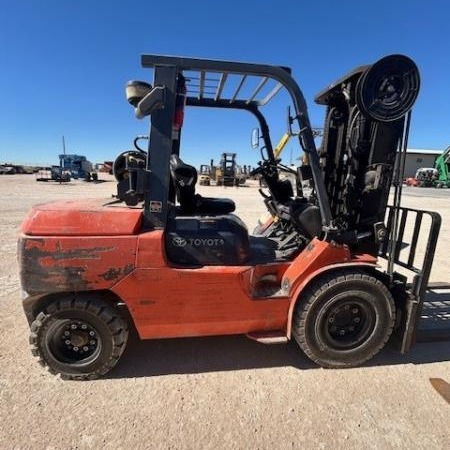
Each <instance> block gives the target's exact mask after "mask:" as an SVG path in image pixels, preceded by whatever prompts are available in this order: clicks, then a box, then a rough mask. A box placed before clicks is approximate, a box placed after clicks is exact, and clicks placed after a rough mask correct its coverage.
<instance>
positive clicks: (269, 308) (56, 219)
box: [19, 55, 440, 378]
mask: <svg viewBox="0 0 450 450" xmlns="http://www.w3.org/2000/svg"><path fill="white" fill-rule="evenodd" d="M142 66H143V67H145V68H153V69H154V83H153V88H151V90H150V92H149V93H148V94H147V95H146V96H145V97H144V99H142V100H141V101H140V102H139V104H138V105H137V106H136V115H137V116H138V117H140V118H142V117H146V116H151V128H150V136H149V146H148V153H147V155H146V161H145V167H143V168H142V167H141V168H140V169H139V170H136V172H135V173H136V177H137V182H136V184H135V192H134V193H135V194H137V195H139V196H140V197H141V198H142V199H143V205H142V206H141V205H139V204H138V205H133V204H132V203H133V202H130V204H129V205H123V204H121V203H111V202H108V203H105V202H101V201H79V202H74V201H69V202H57V203H52V204H46V205H38V206H36V207H34V208H33V210H32V212H31V213H30V214H29V215H28V217H27V218H26V219H25V221H24V222H23V224H22V228H21V236H20V240H19V262H20V267H21V274H20V275H21V283H22V289H23V291H24V300H23V305H24V309H25V313H26V316H27V318H28V321H29V323H30V324H36V321H38V322H39V320H41V319H39V318H44V317H45V314H47V313H45V314H44V315H40V314H43V311H44V312H45V311H47V312H48V311H51V308H52V307H51V305H52V304H54V303H55V302H56V301H61V299H69V300H67V301H68V302H69V304H70V305H72V307H74V308H76V304H77V303H76V302H77V301H78V299H79V298H83V297H86V296H87V297H88V298H92V299H94V298H101V299H102V301H104V302H107V303H110V304H112V305H114V306H117V305H122V306H125V307H126V309H127V310H128V312H129V314H130V316H131V318H132V321H133V323H134V325H135V327H136V330H137V332H138V334H139V336H140V338H142V339H151V338H168V337H185V336H207V335H228V334H247V335H249V336H250V337H253V338H255V339H257V340H261V341H262V342H266V341H269V342H270V341H271V340H272V338H273V339H274V340H277V339H280V338H281V339H282V340H288V339H290V338H291V333H292V321H293V315H294V310H295V307H296V303H297V302H298V301H299V299H301V297H302V293H303V292H304V291H305V289H306V288H308V287H309V286H311V284H312V282H313V281H314V280H317V279H318V277H320V276H323V275H324V274H325V273H327V274H330V273H341V271H342V270H343V269H351V268H358V269H364V270H365V271H366V273H368V274H371V275H372V276H373V277H375V278H376V279H380V280H382V281H383V283H384V284H386V285H387V286H388V287H389V289H390V290H391V291H392V292H393V294H395V290H396V289H397V287H398V286H400V285H401V286H402V287H401V288H400V287H399V288H398V289H399V290H401V291H402V294H401V295H399V296H398V298H400V297H402V298H401V300H398V299H397V298H396V299H395V300H396V302H397V300H398V303H400V302H403V305H402V306H401V308H403V310H404V312H405V314H402V315H401V318H400V320H399V321H398V323H397V324H396V330H395V333H396V334H397V336H398V338H399V340H400V342H401V350H402V351H403V352H405V351H407V350H408V349H409V348H410V346H411V345H412V343H413V341H414V333H415V330H416V328H417V323H418V320H419V318H420V312H421V306H422V302H423V296H424V289H425V288H426V285H427V282H428V277H429V273H430V270H431V264H432V259H433V255H434V251H435V246H436V242H437V237H438V233H439V227H440V217H439V215H438V214H436V213H429V214H430V215H431V218H432V227H431V228H432V229H431V231H430V236H429V237H428V242H427V250H426V256H425V260H424V266H423V267H421V268H415V267H414V252H415V249H416V246H417V242H418V236H419V232H420V223H418V224H416V226H415V228H414V236H413V240H414V243H413V252H412V256H410V257H409V258H408V262H407V263H406V266H405V267H407V268H408V269H410V270H414V271H415V273H416V277H415V279H414V284H413V286H412V287H410V288H408V289H407V290H406V291H405V290H404V287H405V286H406V284H405V283H406V280H405V279H403V278H402V277H400V276H399V275H398V274H396V273H395V272H394V271H393V268H392V265H393V264H398V263H399V261H400V258H399V250H398V248H397V246H396V242H397V241H399V240H400V242H401V238H402V236H399V230H401V229H402V227H403V228H404V225H405V223H404V220H406V214H407V212H405V211H406V209H400V205H399V199H400V195H401V192H400V193H399V194H398V196H397V197H398V202H397V204H394V206H393V208H392V209H391V215H390V216H389V217H390V218H389V219H388V225H387V231H388V233H390V237H391V239H390V241H389V240H387V239H386V240H384V241H383V240H381V239H380V242H382V249H381V253H380V255H381V256H382V257H386V258H387V259H388V260H389V264H388V265H390V266H391V267H390V271H388V273H382V272H381V271H380V270H379V269H378V265H377V254H376V253H375V254H374V252H373V251H370V250H367V251H366V250H364V248H363V247H361V248H360V249H358V248H356V249H355V246H352V244H351V243H349V242H346V241H345V238H343V237H342V236H341V235H340V232H339V229H338V227H337V226H336V224H335V223H334V218H333V215H332V212H331V209H330V203H329V198H328V195H327V191H326V187H325V184H324V181H323V175H322V168H321V165H320V160H319V155H318V152H317V149H316V146H315V142H314V137H313V132H312V129H311V125H310V122H309V118H308V113H307V109H306V103H305V100H304V97H303V94H302V92H301V90H300V88H299V87H298V85H297V83H296V82H295V81H294V79H293V78H292V77H291V71H290V69H288V68H285V67H275V66H268V65H260V64H247V63H236V62H224V61H213V60H201V59H193V58H178V57H166V56H158V55H143V57H142ZM367 67H368V66H367ZM363 69H364V68H360V69H358V70H363ZM181 74H183V75H182V76H185V77H186V78H187V79H188V80H190V81H191V87H190V90H189V91H188V92H189V96H187V97H186V98H185V99H183V98H182V99H181V101H182V102H183V103H182V104H180V92H179V89H178V88H177V80H179V77H180V75H181ZM208 74H216V75H217V74H218V75H219V78H218V79H217V86H216V88H215V90H214V91H213V92H210V89H211V88H210V87H209V85H208V83H209V82H210V81H209V79H208V76H209V75H208ZM233 75H234V76H239V77H240V81H239V84H238V86H237V88H236V90H235V91H234V93H233V94H232V95H230V96H229V97H225V98H224V97H222V95H223V91H224V87H225V84H226V81H227V78H229V77H230V76H233ZM247 77H258V79H259V82H258V84H257V86H256V88H255V90H254V91H253V92H252V93H251V94H250V96H248V97H246V98H240V97H239V92H240V91H241V88H242V85H243V83H244V82H245V80H246V78H247ZM192 80H195V82H196V85H195V86H196V88H197V90H196V91H195V90H194V89H193V88H192V84H193V83H192ZM273 81H274V82H275V84H274V85H273V87H272V89H271V90H269V92H268V93H267V94H266V95H265V96H264V97H259V98H258V95H259V94H260V93H261V92H262V91H263V90H264V89H263V88H265V87H267V85H269V84H270V82H273ZM281 88H285V89H286V90H287V92H288V93H289V94H290V96H291V99H292V103H293V105H294V117H293V119H292V120H296V121H297V122H298V126H299V130H300V131H299V133H298V137H299V142H300V145H301V147H302V148H303V150H304V151H305V153H306V154H307V155H308V159H309V164H310V172H311V176H312V179H313V182H314V189H315V195H316V200H317V204H318V207H319V210H320V221H321V227H322V230H321V233H320V234H321V237H320V238H318V237H314V238H312V239H311V240H310V242H309V243H308V244H307V245H306V246H305V248H304V249H303V250H302V251H301V252H300V253H298V255H296V256H295V257H294V258H293V259H291V260H281V261H271V262H269V263H264V262H262V263H252V262H251V260H250V261H249V262H242V263H239V264H228V265H203V266H202V265H200V266H196V267H186V266H185V267H183V266H180V265H179V264H174V263H172V262H170V261H169V260H168V257H167V248H166V243H165V233H166V231H165V230H166V225H167V220H168V216H169V213H170V208H171V206H170V205H171V204H173V203H175V194H174V193H173V192H171V190H170V185H171V179H170V170H169V160H170V158H171V155H173V154H175V155H178V154H179V146H180V135H181V124H182V114H183V108H184V101H185V102H186V105H187V106H202V107H218V108H234V109H243V110H247V111H249V112H251V113H252V114H254V116H255V117H256V118H257V120H258V121H259V124H260V128H261V137H262V139H263V141H264V146H265V148H266V152H267V156H268V159H269V160H270V161H273V162H275V163H277V161H276V159H275V158H274V155H273V148H272V143H271V140H270V135H269V128H268V125H267V123H266V121H265V119H264V116H263V115H262V114H261V112H260V111H259V107H261V106H264V105H265V104H267V103H268V102H269V101H270V100H271V99H272V98H273V97H274V96H275V95H276V94H277V93H278V92H279V91H280V89H281ZM180 106H181V108H180ZM411 106H412V105H411ZM180 114H181V121H180ZM177 121H178V123H177ZM408 123H409V116H408ZM406 133H407V130H406ZM402 142H403V143H404V144H405V142H406V139H405V137H403V141H402ZM405 148H406V147H405V145H404V146H403V147H402V149H401V151H402V152H404V150H405ZM156 149H157V150H156ZM402 152H400V153H399V154H400V155H401V154H402ZM397 159H398V160H400V162H401V158H397ZM397 165H398V166H399V167H400V166H401V164H400V163H398V164H397ZM130 170H131V169H130ZM401 179H402V177H401V167H400V168H398V176H397V180H401ZM399 214H403V215H401V218H400V220H399ZM422 214H428V213H426V212H420V217H422ZM417 220H419V219H417ZM419 221H420V220H419ZM381 234H382V233H380V236H381ZM365 235H367V233H365ZM363 238H365V236H363V237H361V239H363ZM355 239H359V237H358V236H356V237H355ZM178 243H179V245H181V246H182V245H184V244H185V243H183V241H182V240H179V241H178ZM402 289H403V290H402ZM394 297H395V295H394ZM64 301H65V300H64ZM70 302H72V303H70ZM397 306H399V305H397ZM42 320H43V319H42ZM38 325H39V324H38ZM38 325H32V332H34V333H35V334H36V333H37V331H36V330H38ZM33 330H34V331H33ZM77 338H80V337H79V336H78V337H77ZM36 339H37V338H36ZM36 345H37V344H36ZM71 345H72V347H73V344H71ZM36 348H37V347H36ZM36 352H37V351H36ZM44 360H45V358H44ZM81 372H82V371H81ZM99 373H100V372H99ZM100 374H102V373H100ZM74 378H76V377H74Z"/></svg>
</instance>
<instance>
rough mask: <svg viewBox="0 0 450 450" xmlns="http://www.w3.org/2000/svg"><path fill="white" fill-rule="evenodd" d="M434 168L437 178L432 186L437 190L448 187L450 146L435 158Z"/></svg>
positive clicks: (449, 181)
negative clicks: (437, 174)
mask: <svg viewBox="0 0 450 450" xmlns="http://www.w3.org/2000/svg"><path fill="white" fill-rule="evenodd" d="M434 168H435V169H437V171H438V173H439V178H438V179H437V180H436V181H435V183H434V186H435V187H437V188H442V187H450V146H449V147H447V149H446V150H445V151H444V152H443V153H442V154H441V155H439V156H438V157H437V158H436V161H435V163H434Z"/></svg>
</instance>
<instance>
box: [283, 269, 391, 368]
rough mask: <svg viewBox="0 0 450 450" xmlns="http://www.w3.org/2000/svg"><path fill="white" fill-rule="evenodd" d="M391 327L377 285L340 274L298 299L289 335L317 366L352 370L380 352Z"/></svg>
mask: <svg viewBox="0 0 450 450" xmlns="http://www.w3.org/2000/svg"><path fill="white" fill-rule="evenodd" d="M394 321H395V305H394V301H393V298H392V295H391V293H390V292H389V291H388V289H387V287H386V286H385V285H384V284H383V283H382V282H381V281H380V280H378V279H376V278H374V277H373V276H370V275H368V274H367V273H366V272H364V271H361V270H353V271H345V272H344V271H341V272H335V273H333V274H330V275H325V276H323V277H321V278H319V279H318V280H316V281H314V282H313V283H312V285H311V286H310V287H308V288H307V289H306V291H305V292H304V293H303V294H302V295H301V298H300V299H299V300H298V302H297V305H296V308H295V312H294V318H293V324H292V334H293V336H294V338H295V340H296V341H297V343H298V344H299V346H300V348H301V349H302V350H303V351H304V353H305V354H306V355H307V356H308V357H309V358H310V359H311V360H313V361H314V362H316V363H317V364H319V365H320V366H322V367H328V368H342V367H354V366H358V365H360V364H362V363H364V362H365V361H368V360H369V359H371V358H372V357H373V356H375V355H376V354H377V353H378V352H379V351H380V350H381V349H382V348H383V347H384V345H385V343H386V342H387V340H388V339H389V337H390V335H391V333H392V329H393V326H394Z"/></svg>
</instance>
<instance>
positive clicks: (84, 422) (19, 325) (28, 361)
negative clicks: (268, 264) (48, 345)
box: [0, 175, 450, 450]
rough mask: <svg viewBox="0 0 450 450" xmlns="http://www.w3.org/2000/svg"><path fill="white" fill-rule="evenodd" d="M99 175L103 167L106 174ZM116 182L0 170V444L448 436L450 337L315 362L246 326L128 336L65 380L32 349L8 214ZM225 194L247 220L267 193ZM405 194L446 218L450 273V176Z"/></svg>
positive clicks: (209, 444) (13, 223) (292, 444)
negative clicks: (165, 336) (360, 357)
mask: <svg viewBox="0 0 450 450" xmlns="http://www.w3.org/2000/svg"><path fill="white" fill-rule="evenodd" d="M104 178H105V179H106V177H104ZM114 191H115V184H114V183H113V182H112V181H111V179H110V178H108V180H107V182H105V183H99V184H87V183H83V182H73V183H69V184H67V185H58V184H54V183H37V182H36V181H35V180H34V177H33V176H27V175H13V176H1V177H0V211H1V215H0V241H1V245H2V250H3V257H2V258H1V259H0V449H103V448H105V449H130V448H134V449H144V448H154V449H159V448H169V449H178V448H183V449H184V448H186V449H209V448H211V449H217V448H219V449H222V448H224V449H229V448H233V449H234V448H239V449H248V448H252V449H253V448H258V449H259V448H260V449H263V448H264V449H288V448H289V449H290V448H296V449H309V448H311V449H317V448H320V449H360V448H363V447H364V448H365V449H391V448H393V449H394V448H401V449H413V448H414V449H422V448H423V449H425V448H426V449H428V450H430V449H446V448H447V449H448V448H450V428H449V424H450V405H449V404H447V403H446V402H445V401H444V400H443V399H442V398H441V397H440V396H439V395H438V394H437V393H436V392H435V391H434V390H433V388H432V387H431V385H430V382H429V378H431V377H438V378H443V379H445V380H446V381H448V382H450V363H449V361H450V343H449V342H440V343H428V344H417V345H416V346H415V347H414V349H413V351H412V352H410V353H409V354H408V355H405V356H402V355H400V354H398V353H397V352H396V351H394V350H393V349H390V348H387V349H385V350H384V351H383V352H382V353H381V354H380V355H378V356H377V357H376V358H375V360H373V361H372V362H370V364H368V365H366V366H364V367H361V368H356V369H346V370H324V369H321V368H317V367H315V366H314V365H313V364H311V363H309V362H308V360H307V359H306V357H304V356H302V354H301V353H300V351H299V350H297V348H296V346H295V345H294V344H290V345H287V346H284V345H276V346H264V345H262V344H258V343H255V342H252V341H250V340H247V339H246V338H245V337H241V336H233V337H212V338H197V339H171V340H158V341H147V342H140V341H138V340H137V339H136V338H133V339H131V342H130V343H129V345H128V348H127V350H126V352H125V354H124V356H123V358H122V360H121V362H120V363H119V365H118V366H117V368H116V369H115V370H114V371H113V372H112V373H111V374H109V376H108V377H107V378H104V379H101V380H97V381H91V382H69V381H62V380H60V379H59V378H57V377H54V376H52V375H50V374H48V373H47V372H46V371H45V370H43V369H42V367H41V366H39V365H38V364H37V363H36V361H35V360H34V359H33V358H32V356H31V354H30V351H29V348H28V327H27V323H26V320H25V316H24V314H23V312H22V307H21V303H20V291H19V285H18V276H17V266H16V255H15V253H16V235H17V228H18V226H19V224H20V222H21V220H22V219H23V217H24V216H25V214H26V212H27V210H28V209H29V208H30V207H31V206H32V205H33V204H36V203H40V202H44V201H49V200H54V199H61V198H67V199H70V198H85V197H109V196H110V195H111V194H112V193H113V192H114ZM199 191H200V192H201V193H204V194H206V195H209V196H220V195H223V196H229V197H232V198H234V199H235V201H236V203H237V205H238V211H237V213H238V215H240V216H241V217H242V218H243V219H244V221H245V222H247V223H248V225H249V227H250V229H251V228H252V226H253V225H254V224H255V222H256V220H257V218H258V217H259V216H260V215H261V214H262V213H263V211H264V205H263V204H262V201H260V200H259V194H258V193H257V190H256V189H255V188H254V187H242V188H238V189H236V188H216V187H200V188H199ZM404 192H405V194H404V200H403V204H404V205H405V206H409V207H419V208H425V209H429V210H436V211H439V212H440V213H441V215H442V216H443V227H442V230H441V238H440V243H439V247H438V253H437V255H436V258H435V265H434V269H433V273H432V280H435V281H450V280H449V278H450V277H449V276H448V274H449V271H448V257H447V255H448V248H450V190H445V191H437V190H433V191H427V193H426V197H424V196H422V192H424V191H423V190H420V188H407V189H405V191H404Z"/></svg>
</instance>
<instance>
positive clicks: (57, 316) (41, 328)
mask: <svg viewBox="0 0 450 450" xmlns="http://www.w3.org/2000/svg"><path fill="white" fill-rule="evenodd" d="M70 321H74V322H79V323H83V324H87V326H88V327H89V329H92V330H93V332H94V333H95V336H96V339H97V341H96V344H97V345H96V349H95V351H93V354H92V355H91V356H90V357H87V358H85V359H80V360H79V361H75V362H70V361H69V360H68V359H67V358H65V357H64V356H60V355H61V353H62V352H63V351H67V350H64V349H63V350H62V351H61V350H60V349H58V346H59V347H64V346H63V345H62V344H60V345H58V344H57V341H56V336H55V335H56V334H57V333H58V332H60V333H61V332H62V327H63V326H64V324H67V323H70ZM61 338H62V335H61ZM127 340H128V323H127V321H126V320H125V319H124V318H123V317H122V316H121V315H120V313H119V312H118V311H117V309H115V308H114V307H112V306H111V305H110V304H109V303H107V302H106V301H104V300H100V299H92V298H86V299H76V298H65V299H61V300H58V301H55V302H54V303H52V304H50V305H48V306H47V307H46V308H45V310H44V311H42V312H40V313H39V314H38V315H37V317H36V319H35V320H34V321H33V323H32V324H31V334H30V344H31V352H32V354H33V355H34V356H36V357H37V358H38V360H39V362H40V364H41V365H43V366H44V367H48V370H49V371H50V372H51V373H52V374H55V375H56V374H61V378H63V379H68V380H94V379H96V378H99V377H101V376H102V375H105V374H106V373H107V372H109V371H110V370H111V369H112V368H113V367H114V366H115V365H116V364H117V362H118V361H119V358H120V356H121V355H122V353H123V351H124V350H125V347H126V344H127ZM55 342H56V344H55ZM58 353H60V355H58ZM68 361H69V362H68Z"/></svg>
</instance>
